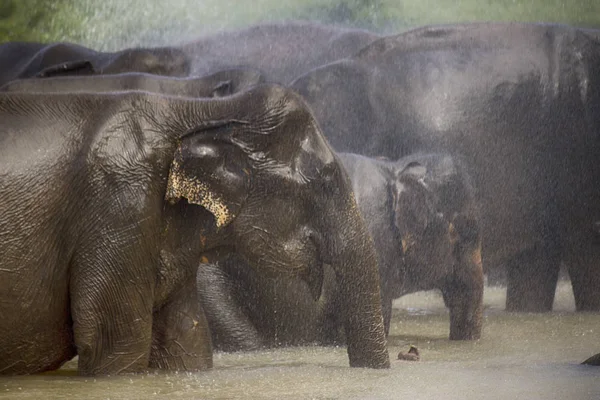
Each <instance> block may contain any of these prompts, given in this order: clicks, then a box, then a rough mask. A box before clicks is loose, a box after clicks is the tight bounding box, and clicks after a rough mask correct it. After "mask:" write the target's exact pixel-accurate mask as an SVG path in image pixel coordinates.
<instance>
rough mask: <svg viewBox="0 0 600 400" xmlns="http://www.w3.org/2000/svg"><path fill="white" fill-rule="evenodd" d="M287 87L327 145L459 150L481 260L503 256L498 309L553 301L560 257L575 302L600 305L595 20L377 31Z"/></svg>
mask: <svg viewBox="0 0 600 400" xmlns="http://www.w3.org/2000/svg"><path fill="white" fill-rule="evenodd" d="M348 82H351V84H348ZM290 87H291V88H293V89H294V90H295V91H297V92H298V93H300V94H301V95H302V96H303V97H304V98H305V100H306V101H307V102H308V103H309V105H310V106H311V107H312V109H313V110H314V115H315V117H316V118H317V120H318V121H319V123H320V125H321V127H322V128H323V133H324V134H325V136H326V137H327V139H328V140H329V142H330V143H331V145H332V147H333V148H334V149H335V150H336V151H342V152H353V153H358V154H362V155H366V156H380V155H381V156H387V157H390V158H392V159H394V158H398V157H402V156H405V155H409V154H413V153H415V152H445V153H448V154H450V155H451V156H453V157H460V158H461V159H463V160H464V161H465V163H466V165H467V167H468V170H469V171H470V173H471V177H472V180H473V184H474V186H475V187H477V203H478V204H479V205H480V209H481V235H482V237H484V238H485V240H484V242H483V244H482V258H483V265H484V270H488V271H489V270H491V269H493V268H497V267H498V266H501V265H506V269H507V281H508V287H507V300H506V309H507V310H509V311H530V312H546V311H550V310H551V309H552V305H553V300H554V294H555V289H556V283H557V279H558V273H559V268H560V262H561V261H563V262H564V263H565V264H566V265H567V267H568V271H569V275H570V278H571V282H572V285H573V292H574V295H575V302H576V308H577V310H580V311H583V310H595V311H597V310H600V268H599V267H598V264H597V263H598V260H600V246H599V244H600V242H599V241H598V239H597V238H598V234H597V231H598V230H597V229H596V226H595V225H594V223H595V222H596V221H600V186H599V185H598V184H597V183H598V181H599V180H600V164H599V163H598V162H597V154H599V153H600V152H599V150H600V143H599V140H598V139H599V135H598V133H599V132H600V112H598V110H600V31H595V30H592V29H576V28H573V27H569V26H563V25H554V24H530V23H472V24H457V25H443V26H428V27H423V28H419V29H415V30H412V31H409V32H405V33H403V34H399V35H396V36H389V37H385V38H381V39H379V40H377V41H375V42H373V43H371V44H370V45H368V46H366V47H364V48H363V49H362V50H360V51H359V52H357V53H356V54H355V55H353V56H351V57H348V58H346V59H343V60H338V61H336V62H333V63H330V64H328V65H324V66H321V67H319V68H316V69H314V70H312V71H310V72H308V73H306V74H305V75H303V76H301V77H299V78H298V79H296V80H295V81H294V82H292V83H291V84H290Z"/></svg>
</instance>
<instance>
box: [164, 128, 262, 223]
mask: <svg viewBox="0 0 600 400" xmlns="http://www.w3.org/2000/svg"><path fill="white" fill-rule="evenodd" d="M250 174H251V167H250V162H249V160H248V156H247V155H246V153H244V152H243V151H242V149H241V148H240V147H239V146H238V145H236V144H235V143H234V142H233V141H231V138H230V135H229V128H228V127H227V126H226V125H225V126H223V127H217V128H212V129H209V130H203V131H201V132H193V133H190V134H188V135H186V136H184V137H183V138H181V139H180V144H179V146H178V148H177V150H176V151H175V155H174V158H173V163H172V164H171V170H170V172H169V178H168V181H167V191H166V194H165V200H167V201H168V202H169V203H171V204H175V203H177V202H178V201H180V200H181V199H186V200H187V202H188V203H190V204H197V205H199V206H202V207H204V208H205V209H206V210H208V211H209V212H210V213H211V214H212V215H213V216H214V218H215V223H216V225H217V227H218V228H222V227H224V226H226V225H228V224H229V223H230V222H231V221H232V220H233V219H234V218H235V217H236V216H237V215H238V214H239V212H240V210H241V208H242V206H243V204H244V202H245V200H246V198H247V196H248V190H249V187H250V178H251V177H250Z"/></svg>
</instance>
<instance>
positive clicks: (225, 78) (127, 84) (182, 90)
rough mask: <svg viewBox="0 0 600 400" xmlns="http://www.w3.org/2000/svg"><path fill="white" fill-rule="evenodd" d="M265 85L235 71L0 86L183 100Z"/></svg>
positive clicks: (242, 70) (131, 74)
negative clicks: (131, 92)
mask: <svg viewBox="0 0 600 400" xmlns="http://www.w3.org/2000/svg"><path fill="white" fill-rule="evenodd" d="M260 83H264V78H263V76H262V74H261V73H260V72H259V71H256V70H252V69H249V68H234V69H228V70H223V71H219V72H215V73H213V74H210V75H207V76H202V77H197V78H177V77H165V76H161V75H151V74H145V73H139V72H128V73H122V74H116V75H95V76H60V77H54V78H46V79H19V80H15V81H11V82H9V83H7V84H6V85H4V86H2V87H0V91H5V92H32V91H35V92H37V93H51V92H93V93H98V92H114V91H126V90H143V91H147V92H152V93H162V94H168V95H174V96H182V97H223V96H229V95H232V94H234V93H238V92H242V91H244V90H246V89H249V88H251V87H252V86H255V85H258V84H260Z"/></svg>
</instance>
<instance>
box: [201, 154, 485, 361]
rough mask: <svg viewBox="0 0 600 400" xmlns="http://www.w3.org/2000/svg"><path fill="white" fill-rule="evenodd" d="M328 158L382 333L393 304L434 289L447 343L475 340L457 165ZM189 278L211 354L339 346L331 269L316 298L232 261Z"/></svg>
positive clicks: (471, 231) (476, 250)
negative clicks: (369, 256)
mask: <svg viewBox="0 0 600 400" xmlns="http://www.w3.org/2000/svg"><path fill="white" fill-rule="evenodd" d="M338 156H339V158H340V160H341V161H342V163H343V165H344V168H345V170H346V171H347V173H348V175H349V177H350V179H351V181H352V187H353V191H354V194H355V196H356V201H357V204H358V207H359V210H360V213H361V215H362V216H363V218H364V219H365V222H366V224H367V227H368V230H369V233H370V235H371V237H372V239H373V241H374V244H375V249H376V252H377V256H378V265H379V277H380V288H381V298H382V306H383V315H384V323H385V331H386V334H388V333H389V326H390V320H391V313H392V301H393V300H394V299H396V298H398V297H401V296H403V295H405V294H408V293H413V292H416V291H421V290H431V289H440V290H441V292H442V295H443V298H444V302H445V304H446V306H447V307H448V308H449V309H450V335H449V338H450V339H451V340H473V339H479V338H480V337H481V328H482V311H483V269H482V263H481V238H480V234H479V212H478V207H477V204H476V203H475V199H474V188H473V187H472V185H471V183H470V180H469V176H468V173H467V171H466V170H465V167H464V165H463V163H461V162H460V160H457V159H454V158H453V157H450V156H448V155H447V154H414V155H411V156H407V157H403V158H402V159H400V160H397V161H389V160H377V159H374V158H369V157H365V156H360V155H356V154H350V153H340V154H338ZM197 280H198V282H197V284H198V293H199V299H200V302H201V305H202V307H203V309H204V310H205V312H206V316H207V319H208V323H209V326H210V330H211V334H212V338H213V343H214V345H215V347H216V348H217V349H220V350H225V351H236V350H251V349H257V348H261V347H271V346H279V345H303V344H310V343H317V344H340V343H343V341H344V336H343V332H342V330H341V327H342V323H343V320H342V318H341V316H342V310H343V296H344V294H343V293H342V292H340V291H339V288H338V284H337V281H336V275H335V274H334V273H333V272H332V270H331V269H326V270H325V272H324V279H323V289H322V293H321V296H319V298H318V301H314V300H313V297H314V296H313V295H312V294H311V291H310V287H309V286H308V285H307V284H306V282H303V281H301V280H300V279H297V278H290V277H278V278H276V279H269V278H268V276H266V275H265V274H264V273H261V271H258V270H253V269H251V268H248V267H246V266H244V263H243V262H241V261H240V260H231V259H230V260H227V261H225V262H222V263H219V264H211V265H201V267H200V268H199V270H198V276H197Z"/></svg>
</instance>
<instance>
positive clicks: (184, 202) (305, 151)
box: [0, 85, 389, 375]
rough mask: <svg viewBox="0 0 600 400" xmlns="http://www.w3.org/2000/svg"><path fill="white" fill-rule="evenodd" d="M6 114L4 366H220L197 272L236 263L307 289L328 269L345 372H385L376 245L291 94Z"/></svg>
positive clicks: (63, 105)
mask: <svg viewBox="0 0 600 400" xmlns="http://www.w3.org/2000/svg"><path fill="white" fill-rule="evenodd" d="M0 119H1V120H2V126H1V127H0V160H2V162H0V176H1V177H2V180H1V181H0V183H1V185H2V186H1V190H0V215H1V217H0V218H1V219H2V223H1V224H0V275H1V277H2V279H0V315H2V321H1V322H0V373H1V374H5V375H7V374H28V373H36V372H42V371H48V370H52V369H56V368H58V367H60V365H61V364H63V363H64V362H65V361H67V360H69V359H71V358H72V357H73V356H75V355H78V356H79V360H78V370H79V373H80V374H82V375H100V374H116V373H121V372H138V371H145V370H147V369H148V368H161V369H168V370H202V369H206V368H210V367H211V365H212V350H211V349H212V348H211V342H210V336H209V334H208V330H207V324H206V319H205V316H204V313H203V310H202V308H201V307H200V302H199V301H198V299H197V287H196V272H197V269H198V265H199V262H200V261H201V260H211V259H218V258H219V257H223V256H226V255H228V254H236V255H238V256H240V257H243V258H244V259H245V260H246V261H247V262H248V263H249V265H250V266H253V267H254V266H256V267H257V268H258V267H260V268H265V269H266V270H268V271H271V272H272V273H274V274H282V275H286V274H287V275H292V276H300V277H302V278H303V279H305V280H306V281H307V282H309V283H310V285H311V287H312V288H313V289H312V290H313V291H314V292H315V293H316V292H318V291H319V287H320V286H321V284H322V283H321V281H320V280H319V277H320V276H321V275H322V273H321V271H322V267H321V265H322V263H328V264H331V265H332V268H333V269H334V270H335V274H336V277H337V278H338V280H339V281H341V284H340V286H341V287H342V292H344V293H346V294H347V296H345V298H344V300H345V304H344V309H345V310H346V311H345V313H344V328H345V334H346V336H347V337H348V345H347V348H348V357H349V360H350V366H352V367H370V368H387V367H389V354H388V351H387V348H386V339H385V332H384V327H383V317H382V314H381V303H380V298H379V291H380V289H379V280H378V274H377V260H376V255H375V251H374V248H373V244H372V241H371V240H370V237H369V234H368V232H367V228H366V227H365V224H364V221H363V219H362V217H361V216H360V214H359V213H358V211H357V210H356V202H355V199H354V196H353V193H352V189H351V185H350V182H349V180H348V177H347V175H346V173H345V171H344V169H343V167H342V166H341V164H340V162H339V160H338V158H337V157H336V155H335V154H334V153H333V151H332V150H331V148H330V147H329V145H328V143H327V141H326V140H325V139H324V137H323V135H322V133H321V131H320V128H319V126H318V124H317V123H316V121H315V120H314V118H313V117H312V113H311V110H310V109H309V108H308V107H307V105H306V103H305V102H304V101H303V100H302V98H301V97H300V96H298V95H297V94H295V93H294V92H293V91H291V90H289V89H286V88H284V87H281V86H277V85H259V86H256V87H254V88H252V89H250V90H248V91H245V92H241V93H238V94H235V95H232V96H228V97H223V98H220V99H191V98H183V97H169V96H164V95H161V94H156V93H149V92H141V91H132V92H116V93H35V92H31V93H24V92H10V93H0ZM273 221H277V224H274V223H273ZM359 294H360V295H359Z"/></svg>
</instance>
